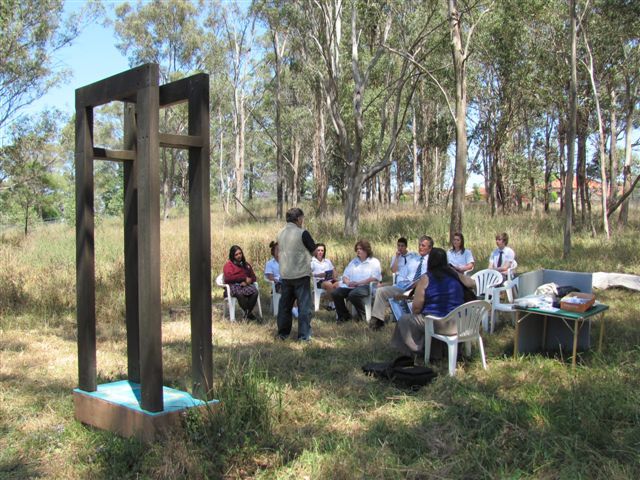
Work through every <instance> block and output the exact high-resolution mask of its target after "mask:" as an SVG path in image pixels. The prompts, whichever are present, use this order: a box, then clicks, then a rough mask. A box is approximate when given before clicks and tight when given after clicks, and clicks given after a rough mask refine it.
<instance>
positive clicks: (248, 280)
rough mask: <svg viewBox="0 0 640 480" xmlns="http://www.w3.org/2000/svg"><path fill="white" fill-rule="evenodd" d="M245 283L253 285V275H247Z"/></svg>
mask: <svg viewBox="0 0 640 480" xmlns="http://www.w3.org/2000/svg"><path fill="white" fill-rule="evenodd" d="M245 283H246V284H247V285H251V284H252V283H253V280H251V277H247V279H246V280H245Z"/></svg>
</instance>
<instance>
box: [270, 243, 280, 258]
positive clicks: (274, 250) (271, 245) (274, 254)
mask: <svg viewBox="0 0 640 480" xmlns="http://www.w3.org/2000/svg"><path fill="white" fill-rule="evenodd" d="M277 246H278V242H274V241H273V240H271V242H270V243H269V249H271V256H272V257H275V256H276V247H277Z"/></svg>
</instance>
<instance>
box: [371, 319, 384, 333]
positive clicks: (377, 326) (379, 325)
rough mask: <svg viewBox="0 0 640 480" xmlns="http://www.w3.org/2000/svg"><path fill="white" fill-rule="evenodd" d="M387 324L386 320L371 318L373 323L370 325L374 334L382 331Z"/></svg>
mask: <svg viewBox="0 0 640 480" xmlns="http://www.w3.org/2000/svg"><path fill="white" fill-rule="evenodd" d="M384 326H385V323H384V320H380V319H379V318H375V317H371V323H370V324H369V328H370V329H371V330H373V331H374V332H377V331H380V330H382V329H383V328H384Z"/></svg>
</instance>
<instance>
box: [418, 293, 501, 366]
mask: <svg viewBox="0 0 640 480" xmlns="http://www.w3.org/2000/svg"><path fill="white" fill-rule="evenodd" d="M490 308H491V305H489V302H486V301H484V300H474V301H473V302H467V303H463V304H462V305H460V306H459V307H458V308H456V309H455V310H453V311H451V312H450V313H449V315H447V316H446V317H443V318H440V317H434V316H430V315H425V316H424V317H423V318H424V320H425V323H424V363H425V365H426V364H427V363H428V362H429V355H430V354H431V338H432V337H433V338H437V339H438V340H442V341H443V342H445V343H446V344H447V346H448V353H449V375H451V376H452V377H453V376H455V374H456V360H457V358H458V344H459V343H461V342H464V343H465V349H466V354H467V356H469V355H471V342H472V341H477V342H478V346H479V347H480V358H481V359H482V368H484V369H485V370H486V369H487V360H486V358H485V355H484V345H483V343H482V337H481V336H480V324H481V323H482V321H483V319H485V318H486V317H487V315H489V310H490ZM451 319H455V322H456V332H457V333H456V334H455V335H442V334H439V333H435V332H434V328H433V321H434V320H442V321H448V320H451Z"/></svg>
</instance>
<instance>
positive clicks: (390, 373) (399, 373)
mask: <svg viewBox="0 0 640 480" xmlns="http://www.w3.org/2000/svg"><path fill="white" fill-rule="evenodd" d="M362 371H363V372H364V373H365V374H366V375H370V376H372V377H376V378H380V379H383V380H389V381H391V382H392V383H393V384H394V385H395V386H396V387H398V388H408V389H411V390H418V389H419V388H420V387H422V386H424V385H427V384H428V383H431V381H432V380H433V379H434V378H436V377H437V376H438V374H437V373H435V372H434V371H433V370H431V369H430V368H429V367H420V366H417V365H414V364H413V359H412V358H411V357H407V356H401V357H398V358H396V359H395V360H394V361H392V362H372V363H367V364H366V365H363V366H362Z"/></svg>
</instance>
